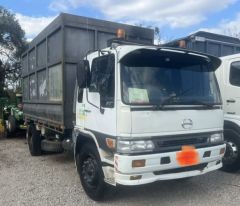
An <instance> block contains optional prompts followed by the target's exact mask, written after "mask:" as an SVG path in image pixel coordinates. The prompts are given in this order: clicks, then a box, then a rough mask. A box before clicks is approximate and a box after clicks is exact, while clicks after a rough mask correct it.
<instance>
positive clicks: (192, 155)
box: [176, 146, 199, 166]
mask: <svg viewBox="0 0 240 206" xmlns="http://www.w3.org/2000/svg"><path fill="white" fill-rule="evenodd" d="M176 159H177V162H178V164H179V165H180V166H191V165H196V164H198V163H199V154H198V152H197V150H196V149H195V147H193V146H183V147H182V151H180V152H177V155H176Z"/></svg>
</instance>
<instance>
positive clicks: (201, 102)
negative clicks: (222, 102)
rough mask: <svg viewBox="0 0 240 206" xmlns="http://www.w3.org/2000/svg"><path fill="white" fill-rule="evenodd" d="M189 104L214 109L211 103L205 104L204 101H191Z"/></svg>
mask: <svg viewBox="0 0 240 206" xmlns="http://www.w3.org/2000/svg"><path fill="white" fill-rule="evenodd" d="M188 103H190V104H199V105H202V106H205V107H208V108H213V107H214V104H210V103H207V102H203V101H200V100H191V101H188Z"/></svg>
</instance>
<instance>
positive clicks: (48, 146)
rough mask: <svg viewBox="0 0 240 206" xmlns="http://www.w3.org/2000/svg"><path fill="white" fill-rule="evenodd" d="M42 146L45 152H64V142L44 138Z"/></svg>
mask: <svg viewBox="0 0 240 206" xmlns="http://www.w3.org/2000/svg"><path fill="white" fill-rule="evenodd" d="M41 148H42V150H43V151H45V152H56V153H60V152H63V147H62V143H61V142H58V141H53V140H42V142H41Z"/></svg>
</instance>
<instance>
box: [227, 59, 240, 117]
mask: <svg viewBox="0 0 240 206" xmlns="http://www.w3.org/2000/svg"><path fill="white" fill-rule="evenodd" d="M226 66H227V67H226V68H227V71H226V73H225V74H226V75H225V78H227V79H226V80H225V82H226V86H225V90H224V95H225V98H224V101H225V102H224V105H225V110H226V114H232V115H240V58H239V59H232V60H230V61H229V62H228V64H227V65H226Z"/></svg>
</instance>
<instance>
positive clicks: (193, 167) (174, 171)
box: [153, 163, 208, 175]
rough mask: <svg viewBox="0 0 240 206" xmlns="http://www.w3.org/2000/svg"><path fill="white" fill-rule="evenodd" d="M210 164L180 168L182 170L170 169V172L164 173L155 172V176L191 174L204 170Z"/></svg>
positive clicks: (165, 171) (164, 171)
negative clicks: (190, 172) (191, 172)
mask: <svg viewBox="0 0 240 206" xmlns="http://www.w3.org/2000/svg"><path fill="white" fill-rule="evenodd" d="M207 164H208V163H203V164H198V165H193V166H188V167H180V168H175V169H169V170H163V171H155V172H153V173H154V174H155V175H164V174H171V173H180V172H189V171H194V170H199V171H201V170H203V169H204V168H205V167H206V166H207Z"/></svg>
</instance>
